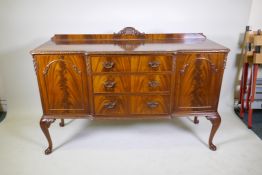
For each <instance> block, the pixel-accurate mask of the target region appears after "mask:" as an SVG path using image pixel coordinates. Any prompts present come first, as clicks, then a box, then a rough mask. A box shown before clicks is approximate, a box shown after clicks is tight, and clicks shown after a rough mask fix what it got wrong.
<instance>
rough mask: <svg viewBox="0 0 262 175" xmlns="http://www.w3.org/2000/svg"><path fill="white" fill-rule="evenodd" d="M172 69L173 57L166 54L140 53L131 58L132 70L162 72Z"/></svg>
mask: <svg viewBox="0 0 262 175" xmlns="http://www.w3.org/2000/svg"><path fill="white" fill-rule="evenodd" d="M171 70H172V57H171V56H166V55H162V56H161V55H139V56H132V58H131V71H132V72H161V71H171Z"/></svg>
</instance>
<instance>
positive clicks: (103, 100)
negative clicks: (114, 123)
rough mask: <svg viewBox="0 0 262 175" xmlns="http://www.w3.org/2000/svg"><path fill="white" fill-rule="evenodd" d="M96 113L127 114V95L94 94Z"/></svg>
mask: <svg viewBox="0 0 262 175" xmlns="http://www.w3.org/2000/svg"><path fill="white" fill-rule="evenodd" d="M94 104H95V114H96V115H123V114H127V111H128V110H127V97H126V96H102V95H95V96H94Z"/></svg>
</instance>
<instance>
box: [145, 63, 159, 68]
mask: <svg viewBox="0 0 262 175" xmlns="http://www.w3.org/2000/svg"><path fill="white" fill-rule="evenodd" d="M148 66H150V67H151V68H158V67H159V66H160V62H159V61H149V62H148Z"/></svg>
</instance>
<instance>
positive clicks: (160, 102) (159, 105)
mask: <svg viewBox="0 0 262 175" xmlns="http://www.w3.org/2000/svg"><path fill="white" fill-rule="evenodd" d="M130 102H131V103H130V111H131V114H168V113H169V111H170V110H169V109H170V99H169V96H168V95H159V96H157V95H143V96H138V95H134V96H131V97H130Z"/></svg>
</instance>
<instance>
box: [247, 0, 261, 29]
mask: <svg viewBox="0 0 262 175" xmlns="http://www.w3.org/2000/svg"><path fill="white" fill-rule="evenodd" d="M261 7H262V1H261V0H253V1H252V5H251V11H250V16H249V25H250V26H251V29H252V30H258V29H262V9H261Z"/></svg>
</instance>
